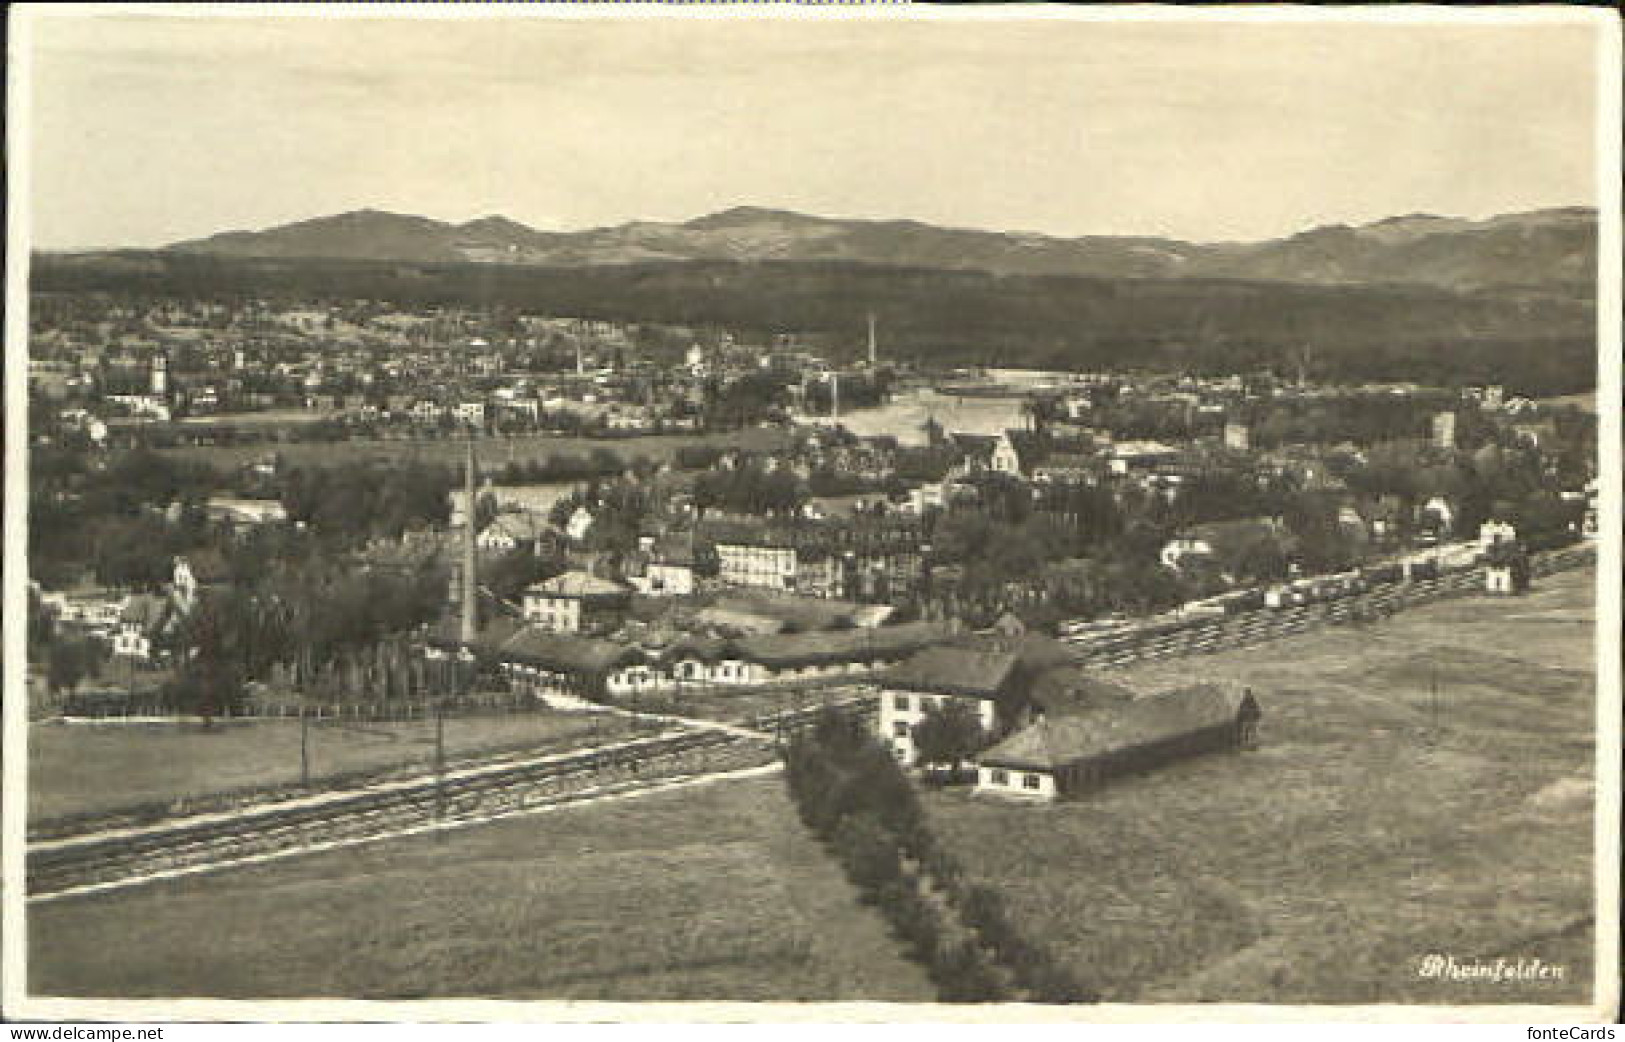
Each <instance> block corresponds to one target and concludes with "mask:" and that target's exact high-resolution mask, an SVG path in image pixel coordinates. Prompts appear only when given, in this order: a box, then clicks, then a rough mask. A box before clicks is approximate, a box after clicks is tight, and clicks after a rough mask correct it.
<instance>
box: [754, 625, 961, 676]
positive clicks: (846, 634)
mask: <svg viewBox="0 0 1625 1042" xmlns="http://www.w3.org/2000/svg"><path fill="white" fill-rule="evenodd" d="M948 636H949V630H948V627H947V626H946V625H943V624H941V623H936V622H906V623H903V624H901V625H898V626H881V627H879V628H877V629H852V630H824V631H821V632H818V633H796V634H777V635H774V636H764V637H743V638H741V639H739V640H736V641H733V642H732V649H733V652H734V653H735V654H736V655H738V656H739V657H740V658H742V659H744V660H746V661H748V662H759V663H761V664H762V665H765V666H773V667H783V666H800V665H813V664H817V663H825V662H857V661H863V660H866V659H872V658H880V659H888V658H899V657H901V656H903V655H908V654H911V653H913V652H917V651H919V650H920V649H921V648H926V647H928V646H930V645H932V644H936V643H938V642H940V641H943V640H946V639H948Z"/></svg>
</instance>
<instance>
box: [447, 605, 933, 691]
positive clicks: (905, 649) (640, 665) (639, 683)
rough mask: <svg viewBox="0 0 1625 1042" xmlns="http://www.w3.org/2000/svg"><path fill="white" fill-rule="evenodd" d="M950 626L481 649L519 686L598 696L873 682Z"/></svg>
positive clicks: (523, 638)
mask: <svg viewBox="0 0 1625 1042" xmlns="http://www.w3.org/2000/svg"><path fill="white" fill-rule="evenodd" d="M952 635H953V634H952V630H951V628H950V627H949V626H947V625H946V624H942V623H934V622H912V623H904V624H901V625H897V626H882V627H878V628H876V629H855V630H828V631H823V632H817V633H798V634H775V635H771V636H760V637H741V638H737V639H727V640H718V639H712V638H703V637H692V636H691V637H683V638H681V639H679V640H676V641H674V642H672V643H671V644H668V645H666V646H664V647H659V648H647V647H641V646H638V645H636V644H628V643H625V642H622V641H613V640H607V639H602V638H593V637H583V636H579V635H576V634H569V633H552V632H548V631H546V630H544V629H542V628H540V627H537V626H526V627H524V628H522V629H519V630H518V631H517V632H514V633H512V634H511V635H508V636H506V637H505V638H504V639H502V640H501V641H499V642H488V641H485V640H481V641H479V642H477V643H476V651H477V652H478V653H480V654H482V655H484V656H486V657H488V658H489V659H491V660H494V661H495V662H497V663H498V664H499V665H500V668H501V669H502V670H503V671H504V672H505V673H506V674H507V675H508V677H509V679H510V680H512V681H513V682H514V683H515V684H516V685H517V686H520V687H523V688H527V689H530V690H534V691H537V692H538V693H540V692H550V691H553V692H560V693H565V694H572V695H578V696H581V697H593V696H597V695H610V696H616V695H626V694H636V693H640V692H662V691H673V690H678V689H680V688H683V687H707V686H748V685H763V684H786V683H797V682H803V683H804V682H808V681H821V680H833V679H839V678H842V677H860V676H868V675H871V674H873V673H875V672H877V671H879V670H882V669H885V668H886V667H888V666H891V665H892V664H894V663H896V662H899V661H901V660H903V659H906V658H908V657H909V656H910V655H913V654H914V653H915V652H918V651H919V650H921V649H922V648H927V647H931V646H933V645H935V644H939V643H942V642H943V641H946V640H948V639H950V638H951V637H952Z"/></svg>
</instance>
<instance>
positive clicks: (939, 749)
mask: <svg viewBox="0 0 1625 1042" xmlns="http://www.w3.org/2000/svg"><path fill="white" fill-rule="evenodd" d="M913 737H914V747H915V748H916V749H918V750H919V753H920V759H921V761H923V762H924V763H926V764H931V765H936V764H941V765H946V766H948V767H950V768H953V769H955V770H957V769H958V768H959V766H960V765H961V764H963V763H964V762H965V761H966V760H969V759H970V758H971V757H972V756H975V755H976V754H977V753H978V752H980V751H981V750H982V749H983V747H985V746H986V745H987V733H986V732H985V731H984V730H983V728H982V721H981V719H980V718H979V716H978V715H977V712H976V710H975V708H973V707H972V706H971V704H970V703H969V702H967V701H964V700H962V699H958V698H950V699H948V701H947V702H946V704H944V705H943V706H942V707H940V708H939V707H938V706H935V705H932V706H928V707H927V708H926V711H925V715H924V717H922V718H921V720H920V722H919V723H917V724H915V725H914V730H913Z"/></svg>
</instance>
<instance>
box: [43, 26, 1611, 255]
mask: <svg viewBox="0 0 1625 1042" xmlns="http://www.w3.org/2000/svg"><path fill="white" fill-rule="evenodd" d="M510 10H511V9H510ZM813 13H814V14H816V13H817V12H813ZM839 13H840V12H836V14H839ZM878 13H879V14H884V15H886V16H885V17H864V18H853V17H835V16H833V15H832V16H829V17H810V18H801V19H798V20H788V19H781V18H763V17H749V16H744V17H729V18H721V19H719V18H714V17H713V18H698V17H667V18H655V19H649V18H636V19H634V18H612V19H584V18H560V17H548V18H514V17H506V18H490V17H482V18H457V19H426V18H404V17H399V18H390V19H376V18H373V19H353V18H335V17H323V18H313V17H304V18H291V17H284V18H263V17H252V18H247V17H230V18H227V17H218V16H216V17H197V16H191V17H177V16H174V15H170V16H167V17H165V16H156V15H134V14H129V13H121V14H99V13H95V12H91V13H86V12H83V11H81V12H80V13H78V14H76V15H72V16H57V17H51V16H50V15H49V9H48V8H47V9H41V10H40V11H39V12H37V14H38V17H36V18H35V19H34V20H33V21H32V23H31V29H32V32H31V47H30V49H29V54H30V55H31V58H32V61H31V63H30V66H29V68H28V71H27V73H26V75H28V77H29V79H28V82H29V85H30V88H31V95H30V102H29V105H28V109H27V112H28V117H29V120H28V121H29V124H30V128H29V129H30V138H29V142H28V148H27V151H28V158H29V159H30V160H31V165H30V167H29V173H30V177H31V195H32V219H33V242H34V246H35V248H37V249H61V250H77V249H98V248H107V247H152V246H158V245H162V244H165V243H169V242H174V241H177V240H182V239H187V238H192V237H197V236H202V235H207V234H212V233H214V232H218V231H224V230H229V229H238V228H249V229H257V228H264V227H269V226H273V225H277V224H281V223H286V222H289V221H294V220H302V219H306V218H310V217H316V216H321V215H325V214H330V213H337V212H342V211H346V210H355V209H362V208H367V207H371V208H375V209H383V210H392V211H397V212H403V213H413V214H423V215H425V216H430V217H434V218H437V219H441V220H453V221H463V220H468V219H471V218H474V217H479V216H483V215H486V214H492V213H501V214H505V215H507V216H509V217H512V218H513V219H515V220H519V221H522V222H524V223H526V224H529V225H531V226H533V227H537V228H541V229H547V230H555V229H557V230H573V229H580V228H588V227H596V226H601V225H607V224H619V223H622V222H625V221H631V220H660V221H668V220H686V219H689V218H691V217H695V216H699V215H701V214H705V213H710V212H714V211H717V210H722V209H727V208H729V207H733V206H738V205H757V206H769V207H776V208H784V209H791V210H798V211H802V212H805V213H813V214H821V215H826V216H836V217H869V218H912V219H915V220H921V221H927V222H931V223H934V224H942V225H949V226H955V227H973V228H987V229H995V230H1002V231H1029V232H1040V233H1045V234H1051V235H1062V236H1073V235H1126V234H1134V235H1159V236H1170V237H1175V238H1181V239H1190V240H1198V241H1228V240H1257V239H1264V238H1273V237H1276V236H1281V235H1288V234H1292V233H1295V232H1298V231H1302V230H1304V229H1306V228H1309V227H1313V226H1316V225H1321V224H1327V223H1351V224H1352V223H1362V222H1366V221H1370V220H1375V219H1380V218H1382V217H1386V216H1392V215H1395V214H1404V213H1417V212H1425V213H1438V214H1445V215H1453V216H1465V217H1475V218H1476V217H1484V216H1489V215H1492V214H1495V213H1504V212H1511V211H1518V210H1529V209H1535V208H1539V207H1547V206H1568V205H1595V204H1596V201H1597V192H1598V185H1597V178H1596V172H1595V167H1596V153H1595V151H1594V125H1595V122H1596V109H1595V94H1596V89H1597V86H1596V84H1597V81H1596V77H1597V75H1598V73H1597V66H1596V59H1595V55H1596V54H1597V39H1598V35H1599V34H1598V31H1597V28H1596V25H1595V23H1593V24H1591V25H1574V24H1540V25H1536V24H1521V25H1504V24H1461V23H1456V24H1451V25H1423V24H1416V23H1407V24H1352V23H1349V22H1342V23H1338V24H1331V23H1326V22H1320V23H1308V24H1305V23H1290V24H1286V23H1258V22H1253V23H1233V22H1231V23H1224V22H1219V21H1216V20H1213V19H1208V20H1207V21H1205V22H1204V23H1203V24H1191V23H1190V22H1189V21H1185V22H1179V23H1174V22H1161V23H1155V24H1148V23H1144V22H1140V23H1128V22H1120V21H1119V22H1100V21H1076V20H1060V19H1054V18H1051V19H1045V20H1033V19H1030V18H1029V19H1022V18H1020V17H1015V16H1012V15H1011V14H1010V9H1006V12H1005V13H1004V15H1003V16H1001V17H997V18H994V17H990V16H984V17H978V18H975V19H964V18H960V19H952V20H942V19H937V20H928V21H926V20H918V19H913V18H910V17H909V15H908V13H907V12H906V11H902V10H900V9H894V11H882V12H878ZM985 14H986V12H984V15H985ZM14 38H15V37H14Z"/></svg>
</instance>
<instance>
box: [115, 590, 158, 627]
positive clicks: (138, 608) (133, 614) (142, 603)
mask: <svg viewBox="0 0 1625 1042" xmlns="http://www.w3.org/2000/svg"><path fill="white" fill-rule="evenodd" d="M168 618H169V601H167V600H165V599H164V598H162V597H159V596H158V595H157V594H152V593H134V594H131V595H130V596H129V598H128V599H127V600H125V602H124V610H123V611H122V612H120V613H119V621H120V622H123V623H126V624H128V625H131V626H134V627H136V628H137V629H139V630H140V631H141V632H143V633H152V632H153V631H155V630H157V629H158V628H159V627H161V626H163V624H164V622H165V621H166V620H167V619H168Z"/></svg>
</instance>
